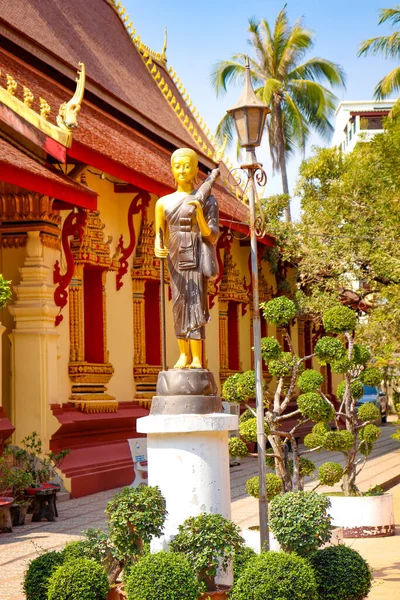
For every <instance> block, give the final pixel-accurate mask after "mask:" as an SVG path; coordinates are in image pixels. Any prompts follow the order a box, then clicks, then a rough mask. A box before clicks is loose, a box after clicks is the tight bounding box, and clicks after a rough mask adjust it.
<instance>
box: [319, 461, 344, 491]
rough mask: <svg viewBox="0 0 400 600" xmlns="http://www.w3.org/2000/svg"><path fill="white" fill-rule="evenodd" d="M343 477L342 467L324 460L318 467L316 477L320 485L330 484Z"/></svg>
mask: <svg viewBox="0 0 400 600" xmlns="http://www.w3.org/2000/svg"><path fill="white" fill-rule="evenodd" d="M342 477H343V467H342V466H341V465H338V464H337V463H334V462H326V463H324V464H323V465H321V466H320V467H319V469H318V479H319V481H320V483H321V484H322V485H328V486H332V485H335V484H336V483H338V482H339V481H340V480H341V479H342Z"/></svg>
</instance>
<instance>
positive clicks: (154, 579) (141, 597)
mask: <svg viewBox="0 0 400 600" xmlns="http://www.w3.org/2000/svg"><path fill="white" fill-rule="evenodd" d="M125 589H126V597H127V600H163V599H165V600H167V599H168V600H169V599H170V598H174V600H197V598H198V594H199V582H198V580H197V577H196V573H195V571H194V569H193V566H192V565H191V564H190V562H189V560H188V559H187V558H186V557H185V556H183V555H181V554H175V553H174V552H158V553H156V554H148V555H147V556H145V557H143V558H141V559H140V560H139V561H138V562H137V563H136V564H134V565H133V567H132V569H131V570H130V572H129V575H128V577H127V578H126V581H125Z"/></svg>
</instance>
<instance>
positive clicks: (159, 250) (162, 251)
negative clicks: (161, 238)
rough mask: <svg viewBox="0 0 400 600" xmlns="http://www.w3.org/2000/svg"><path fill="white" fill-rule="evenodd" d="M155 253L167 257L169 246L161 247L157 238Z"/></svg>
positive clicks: (158, 256)
mask: <svg viewBox="0 0 400 600" xmlns="http://www.w3.org/2000/svg"><path fill="white" fill-rule="evenodd" d="M154 254H155V255H156V257H157V258H167V256H168V248H166V247H165V246H164V248H161V246H160V244H159V243H158V242H157V240H156V243H155V245H154Z"/></svg>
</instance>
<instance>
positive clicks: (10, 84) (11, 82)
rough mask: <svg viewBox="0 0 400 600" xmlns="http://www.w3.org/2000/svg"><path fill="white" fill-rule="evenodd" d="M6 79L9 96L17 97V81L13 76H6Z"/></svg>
mask: <svg viewBox="0 0 400 600" xmlns="http://www.w3.org/2000/svg"><path fill="white" fill-rule="evenodd" d="M6 79H7V92H8V93H9V94H11V96H15V92H16V90H17V87H18V83H17V82H16V81H15V79H14V78H13V77H11V75H6Z"/></svg>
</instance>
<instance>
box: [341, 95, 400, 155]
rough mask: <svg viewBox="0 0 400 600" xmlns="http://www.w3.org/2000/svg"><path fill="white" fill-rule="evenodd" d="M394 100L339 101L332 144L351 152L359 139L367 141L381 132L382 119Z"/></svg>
mask: <svg viewBox="0 0 400 600" xmlns="http://www.w3.org/2000/svg"><path fill="white" fill-rule="evenodd" d="M395 102H396V100H379V101H373V100H362V101H359V102H349V101H346V102H341V103H340V104H339V106H338V107H337V109H336V113H335V114H336V126H335V132H334V134H333V139H332V145H333V146H339V147H341V148H342V150H343V152H351V150H353V148H354V146H355V145H356V144H357V142H359V141H369V140H370V139H371V138H372V137H373V136H374V135H375V134H377V133H383V119H384V118H385V117H386V116H387V115H388V113H389V111H390V110H391V108H392V106H393V104H394V103H395Z"/></svg>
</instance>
